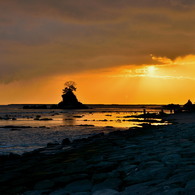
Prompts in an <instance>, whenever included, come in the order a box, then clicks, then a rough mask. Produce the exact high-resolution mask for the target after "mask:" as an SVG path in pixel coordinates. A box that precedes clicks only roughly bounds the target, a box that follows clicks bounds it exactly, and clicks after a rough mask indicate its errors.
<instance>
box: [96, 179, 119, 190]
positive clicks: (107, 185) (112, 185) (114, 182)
mask: <svg viewBox="0 0 195 195" xmlns="http://www.w3.org/2000/svg"><path fill="white" fill-rule="evenodd" d="M121 183H122V181H121V180H120V179H119V178H108V179H106V180H105V181H104V182H102V183H98V184H95V185H94V186H93V188H92V191H93V192H95V191H98V190H102V189H115V190H118V189H119V186H120V185H121Z"/></svg>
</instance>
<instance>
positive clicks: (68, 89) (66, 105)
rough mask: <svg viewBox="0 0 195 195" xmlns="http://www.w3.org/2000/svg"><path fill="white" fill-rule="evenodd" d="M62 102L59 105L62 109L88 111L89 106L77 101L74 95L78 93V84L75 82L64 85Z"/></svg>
mask: <svg viewBox="0 0 195 195" xmlns="http://www.w3.org/2000/svg"><path fill="white" fill-rule="evenodd" d="M64 86H65V87H64V89H63V90H62V91H63V94H62V99H63V100H62V101H61V102H60V103H59V104H58V108H60V109H86V108H87V106H85V105H84V104H82V103H81V102H79V101H78V100H77V97H76V96H75V94H74V93H73V91H76V83H75V82H74V81H67V82H66V83H65V84H64Z"/></svg>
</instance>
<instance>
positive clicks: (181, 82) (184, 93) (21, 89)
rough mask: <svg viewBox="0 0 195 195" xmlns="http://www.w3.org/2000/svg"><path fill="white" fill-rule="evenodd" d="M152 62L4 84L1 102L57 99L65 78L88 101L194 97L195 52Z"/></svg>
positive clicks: (154, 101)
mask: <svg viewBox="0 0 195 195" xmlns="http://www.w3.org/2000/svg"><path fill="white" fill-rule="evenodd" d="M152 58H153V59H155V60H157V61H159V62H161V63H162V62H163V65H162V64H160V65H159V64H153V65H142V66H139V67H138V66H135V65H134V66H133V65H123V66H120V67H118V68H117V67H116V68H110V69H109V68H107V69H99V70H94V71H86V72H82V73H77V74H70V75H63V74H62V75H58V76H47V77H40V78H38V79H37V78H36V79H34V80H29V81H26V82H25V83H24V82H23V81H15V82H12V83H9V84H1V85H0V89H1V91H4V93H3V94H1V102H2V104H11V103H58V102H59V101H61V94H62V88H63V87H64V86H63V84H64V82H65V81H69V80H73V81H75V82H76V83H77V91H76V95H77V97H78V99H79V100H80V101H81V102H83V103H87V104H95V103H101V104H168V103H179V104H184V103H185V102H186V101H187V100H188V99H191V100H192V101H194V99H195V91H194V90H193V86H194V85H195V56H193V55H189V56H186V57H184V58H177V59H176V60H175V61H172V60H170V59H168V58H160V57H154V56H153V57H152Z"/></svg>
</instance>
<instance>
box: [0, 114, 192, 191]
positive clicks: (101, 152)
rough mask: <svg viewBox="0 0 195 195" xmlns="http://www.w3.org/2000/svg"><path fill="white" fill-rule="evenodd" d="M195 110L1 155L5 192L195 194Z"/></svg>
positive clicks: (2, 185) (3, 189)
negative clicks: (164, 122) (165, 119)
mask: <svg viewBox="0 0 195 195" xmlns="http://www.w3.org/2000/svg"><path fill="white" fill-rule="evenodd" d="M194 116H195V114H187V113H183V114H175V115H171V116H169V117H168V120H171V121H174V124H173V125H168V126H158V127H151V126H146V127H144V128H140V129H138V128H131V129H130V130H128V131H116V132H111V133H109V134H108V135H104V134H99V135H96V136H93V137H91V138H86V139H81V140H75V141H74V142H72V143H69V141H68V140H64V142H63V144H57V145H55V144H54V145H52V144H49V145H48V146H47V148H45V149H41V150H37V151H35V152H31V153H26V154H24V155H23V156H18V155H10V156H7V157H6V156H1V171H0V172H1V177H0V178H1V179H0V185H1V188H0V193H1V194H21V195H41V194H49V195H90V194H91V195H134V194H154V195H157V194H171V195H176V194H178V195H179V194H195V164H194V161H195V155H194V153H195V152H194V151H195V145H194V138H195V135H194V131H195V122H194Z"/></svg>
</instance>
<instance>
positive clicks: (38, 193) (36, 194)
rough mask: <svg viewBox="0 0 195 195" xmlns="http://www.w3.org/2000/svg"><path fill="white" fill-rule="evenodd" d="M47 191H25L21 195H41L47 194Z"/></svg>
mask: <svg viewBox="0 0 195 195" xmlns="http://www.w3.org/2000/svg"><path fill="white" fill-rule="evenodd" d="M47 192H48V191H47V190H32V191H26V192H24V193H23V194H22V195H43V194H45V193H47Z"/></svg>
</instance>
